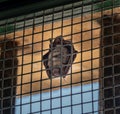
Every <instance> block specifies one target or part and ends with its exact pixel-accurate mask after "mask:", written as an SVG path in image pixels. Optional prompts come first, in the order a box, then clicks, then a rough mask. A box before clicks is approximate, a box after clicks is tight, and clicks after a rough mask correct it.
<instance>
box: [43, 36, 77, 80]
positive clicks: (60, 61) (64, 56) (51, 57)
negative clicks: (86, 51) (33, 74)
mask: <svg viewBox="0 0 120 114" xmlns="http://www.w3.org/2000/svg"><path fill="white" fill-rule="evenodd" d="M76 53H77V51H76V50H75V49H74V47H73V45H72V42H71V41H68V40H64V39H63V37H62V36H58V37H56V38H55V40H54V42H52V41H50V49H49V52H47V53H46V54H45V55H44V56H43V63H44V65H45V68H46V72H47V75H48V77H49V78H53V77H63V78H65V76H66V75H67V73H68V71H69V69H70V67H71V65H72V63H73V61H74V60H75V58H76Z"/></svg>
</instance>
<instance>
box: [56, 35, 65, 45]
mask: <svg viewBox="0 0 120 114" xmlns="http://www.w3.org/2000/svg"><path fill="white" fill-rule="evenodd" d="M62 40H63V37H62V36H58V37H56V39H55V40H54V45H58V44H61V41H62Z"/></svg>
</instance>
